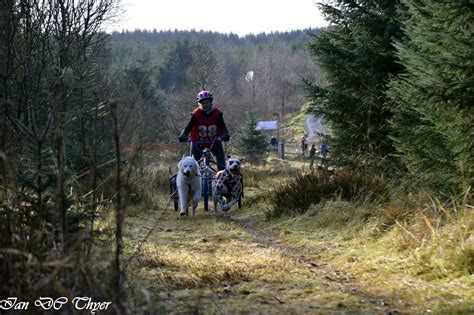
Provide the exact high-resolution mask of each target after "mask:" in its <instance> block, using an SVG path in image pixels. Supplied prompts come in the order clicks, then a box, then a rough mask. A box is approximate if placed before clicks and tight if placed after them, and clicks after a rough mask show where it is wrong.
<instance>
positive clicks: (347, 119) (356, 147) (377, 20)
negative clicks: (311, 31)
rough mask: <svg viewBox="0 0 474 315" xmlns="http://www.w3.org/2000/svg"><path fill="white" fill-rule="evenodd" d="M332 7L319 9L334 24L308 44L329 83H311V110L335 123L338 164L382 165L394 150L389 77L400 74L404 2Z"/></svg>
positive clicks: (346, 0)
mask: <svg viewBox="0 0 474 315" xmlns="http://www.w3.org/2000/svg"><path fill="white" fill-rule="evenodd" d="M332 3H333V4H332V5H330V4H327V5H320V7H321V10H322V12H323V13H324V15H325V17H326V19H327V20H328V21H329V22H330V26H329V27H328V28H327V29H326V30H324V31H322V32H321V34H320V35H319V36H314V40H313V42H312V43H311V44H310V46H309V49H310V52H311V53H312V54H313V55H314V57H315V58H316V61H317V62H318V63H319V64H320V66H321V68H322V69H323V70H324V72H325V78H326V81H327V84H321V85H319V86H316V85H313V84H311V83H309V84H308V87H309V94H310V96H311V102H310V104H309V107H308V110H309V112H312V113H314V114H316V115H324V117H325V118H326V119H327V120H329V121H330V122H331V124H332V131H333V138H332V139H331V140H330V142H331V148H332V153H333V157H334V158H337V159H338V160H339V163H342V164H346V165H351V164H352V165H353V166H358V165H365V166H367V165H373V166H375V165H380V162H381V161H387V159H386V157H387V156H389V155H390V154H391V153H392V152H393V150H394V149H393V145H392V141H391V139H390V137H389V133H390V124H389V121H390V119H391V118H392V113H393V112H392V110H391V109H390V108H388V107H387V106H386V104H385V101H386V95H385V92H386V84H387V82H388V80H389V78H390V76H391V75H393V74H396V73H398V72H399V71H400V70H401V66H400V65H399V64H397V63H396V60H395V49H394V47H393V46H392V42H393V39H394V38H399V37H401V35H402V32H401V27H400V25H399V23H398V21H397V20H396V16H397V9H398V8H399V6H400V2H399V1H392V0H371V1H369V0H363V1H353V0H339V1H332Z"/></svg>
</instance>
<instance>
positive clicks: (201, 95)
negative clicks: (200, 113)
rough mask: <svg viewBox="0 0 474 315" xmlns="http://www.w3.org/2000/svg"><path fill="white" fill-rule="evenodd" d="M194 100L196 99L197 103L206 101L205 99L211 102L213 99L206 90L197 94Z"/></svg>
mask: <svg viewBox="0 0 474 315" xmlns="http://www.w3.org/2000/svg"><path fill="white" fill-rule="evenodd" d="M196 98H197V101H198V102H200V101H202V100H207V99H210V100H211V101H212V99H213V97H212V93H211V92H209V91H207V90H204V91H201V92H199V93H198V95H197V97H196Z"/></svg>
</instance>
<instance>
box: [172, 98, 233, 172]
mask: <svg viewBox="0 0 474 315" xmlns="http://www.w3.org/2000/svg"><path fill="white" fill-rule="evenodd" d="M196 99H197V104H198V107H197V108H196V109H195V110H194V111H193V112H192V115H191V119H190V120H189V122H188V125H187V126H186V127H185V128H184V129H183V131H182V132H181V134H180V136H179V141H180V142H185V141H188V137H189V138H191V140H192V143H191V154H192V155H193V156H194V158H195V159H196V161H199V159H200V158H201V155H202V150H203V149H204V148H211V152H212V154H214V156H215V157H216V161H217V163H218V164H217V167H218V169H219V170H223V169H224V168H225V155H224V148H223V146H222V142H221V141H229V139H230V135H229V131H228V130H227V127H226V125H225V122H224V115H223V113H222V111H221V110H220V109H219V108H218V107H217V106H216V105H215V104H214V103H213V100H214V97H213V96H212V93H211V92H209V91H207V90H204V91H201V92H199V93H198V95H197V97H196ZM217 137H219V138H220V140H218V139H216V138H217Z"/></svg>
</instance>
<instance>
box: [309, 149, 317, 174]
mask: <svg viewBox="0 0 474 315" xmlns="http://www.w3.org/2000/svg"><path fill="white" fill-rule="evenodd" d="M316 152H317V151H316V145H315V144H314V143H313V144H311V148H310V149H309V161H310V162H309V168H310V169H313V163H314V159H315V158H316Z"/></svg>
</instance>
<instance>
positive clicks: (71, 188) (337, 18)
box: [0, 0, 474, 314]
mask: <svg viewBox="0 0 474 315" xmlns="http://www.w3.org/2000/svg"><path fill="white" fill-rule="evenodd" d="M318 6H319V8H320V10H321V11H322V12H323V14H324V16H325V18H326V20H327V21H329V26H328V27H326V28H321V29H305V30H297V31H291V32H274V33H262V34H256V35H246V36H243V37H241V36H238V35H235V34H222V33H217V32H209V31H202V30H191V31H182V30H174V31H157V30H133V31H131V30H128V31H127V30H124V31H122V32H112V33H110V32H106V31H105V28H104V26H105V25H106V23H110V22H113V21H114V19H116V18H117V15H118V12H119V1H117V0H75V1H71V0H52V1H44V0H28V1H25V0H2V1H1V2H0V66H1V71H0V97H1V99H0V100H1V104H2V110H1V113H0V115H1V116H0V188H1V189H0V196H1V197H0V201H1V203H2V207H1V208H0V235H1V236H0V282H1V283H2V284H1V285H0V309H2V310H7V311H8V310H11V311H13V310H18V311H19V310H26V309H28V310H29V311H30V312H31V311H33V310H34V307H35V305H36V306H38V303H35V302H36V301H38V299H40V297H44V298H45V300H44V301H43V300H42V301H40V302H41V303H39V304H41V305H42V307H43V308H44V307H49V308H51V307H53V306H52V305H56V304H51V303H58V304H57V305H59V306H58V308H57V309H56V310H57V311H58V310H59V309H62V310H64V311H67V312H72V313H76V312H79V310H81V309H82V310H83V309H85V308H86V306H85V305H88V306H87V307H92V308H96V309H95V310H97V313H99V311H100V312H102V311H104V312H105V313H117V314H127V313H131V314H141V313H152V314H154V313H164V314H166V313H180V312H182V313H210V314H217V313H219V314H221V313H264V314H267V313H268V314H271V313H288V312H289V313H303V314H312V313H326V312H334V311H342V312H346V311H347V312H353V313H365V312H369V313H370V312H373V313H382V314H383V313H392V312H399V311H401V312H407V313H424V312H431V311H434V312H435V313H440V314H444V313H457V314H461V313H468V312H471V311H473V310H474V295H473V292H474V285H473V281H472V276H473V272H474V241H473V240H474V234H473V231H474V214H473V206H472V205H473V201H474V198H473V194H472V185H473V183H474V170H473V166H474V106H473V104H474V83H473V81H472V78H473V77H474V49H473V47H474V36H473V33H474V4H473V3H472V1H435V0H396V1H390V0H375V1H368V0H360V1H355V0H337V1H326V2H325V3H320V4H318ZM201 90H210V91H212V92H213V94H214V102H215V103H216V104H217V106H218V107H220V108H221V109H222V111H223V112H224V117H225V121H226V124H227V127H228V129H229V131H230V134H231V140H230V142H229V143H226V144H225V148H226V151H227V152H229V153H231V154H232V155H237V156H240V157H242V158H243V161H245V162H244V163H243V168H244V173H243V174H244V176H245V182H244V183H245V191H246V192H245V198H244V206H243V208H242V209H238V210H237V209H236V210H232V211H231V218H230V219H222V218H215V217H213V216H212V215H211V214H210V213H207V212H200V210H199V212H198V215H197V216H196V218H184V219H180V220H177V214H176V213H175V212H174V211H173V210H172V209H171V208H170V201H169V191H168V189H169V176H170V174H171V173H172V172H174V171H175V168H176V165H177V163H178V161H179V159H180V158H181V156H182V155H183V154H186V152H188V151H189V150H188V149H189V148H188V146H187V145H184V144H180V143H179V142H178V136H179V134H180V132H181V130H182V129H183V128H184V127H185V125H186V123H187V121H188V120H189V117H190V113H191V112H192V111H193V109H194V108H195V107H196V94H197V93H198V92H199V91H201ZM308 115H312V116H315V117H322V118H323V119H324V122H325V124H326V125H327V130H328V132H327V133H326V134H321V135H318V136H317V140H316V141H317V142H318V144H319V142H321V143H322V142H325V143H327V144H328V145H329V148H330V151H329V152H330V158H329V163H330V168H327V167H324V165H322V164H321V165H317V167H315V168H314V169H313V167H312V166H313V164H312V162H311V166H310V167H308V164H309V160H308V159H307V157H306V156H304V154H303V156H301V155H300V154H299V155H294V156H292V155H288V156H287V157H286V158H285V159H282V158H281V157H278V156H275V155H274V154H272V152H270V151H269V150H268V149H267V147H266V142H267V138H268V134H262V133H261V132H258V131H256V130H255V128H254V126H255V123H256V121H257V120H278V121H279V123H280V126H281V127H280V128H281V135H280V130H279V134H278V135H279V136H281V140H283V141H286V142H288V143H291V142H294V141H295V140H297V139H299V135H301V134H302V133H306V132H307V131H306V129H305V126H304V119H305V117H307V116H308ZM255 147H261V148H262V149H258V150H252V149H254V148H255ZM249 148H250V149H249ZM321 161H322V160H321ZM316 164H317V163H316ZM200 218H201V219H200ZM188 219H189V220H188ZM183 231H186V232H187V233H183ZM189 236H192V239H193V240H195V242H197V243H192V244H190V243H189V240H188V241H187V240H186V239H187V237H189ZM210 245H212V246H213V248H211V249H210V248H209V247H208V246H210ZM183 248H184V249H183ZM387 248H390V249H391V250H387ZM392 249H393V251H392ZM229 250H232V251H233V253H232V254H231V253H229V252H228V251H229ZM260 251H261V252H260ZM391 251H392V252H391ZM239 252H240V253H241V254H240V255H241V257H239V255H238V254H237V253H239ZM256 252H259V253H260V254H261V255H260V256H258V257H257V256H255V255H256ZM275 252H278V253H277V254H275ZM389 252H390V253H389ZM190 253H192V254H190ZM216 253H217V254H216ZM192 255H194V257H193V256H192ZM308 266H309V267H308ZM285 283H286V284H287V285H285ZM401 283H404V284H406V285H405V286H403V285H401ZM426 288H429V289H427V290H425V289H426ZM325 290H328V291H327V292H326V293H323V292H324V291H325ZM85 297H88V298H89V299H90V300H93V301H108V302H102V303H97V304H94V305H92V304H90V305H89V304H87V301H89V300H87V298H85ZM435 298H436V299H437V300H436V301H434V300H435ZM48 299H49V300H48ZM21 301H24V302H21ZM43 302H44V303H45V304H43ZM28 303H29V304H28ZM48 303H50V304H48ZM107 303H109V304H107ZM45 305H46V306H45ZM48 305H49V306H48ZM91 305H92V306H91ZM110 305H111V306H110ZM109 306H110V307H109ZM81 307H82V308H81ZM87 309H88V308H87ZM88 310H90V309H88Z"/></svg>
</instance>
